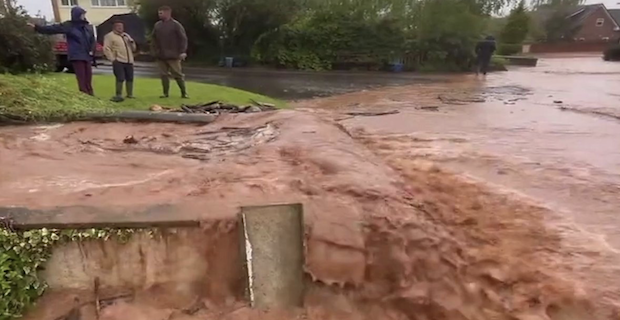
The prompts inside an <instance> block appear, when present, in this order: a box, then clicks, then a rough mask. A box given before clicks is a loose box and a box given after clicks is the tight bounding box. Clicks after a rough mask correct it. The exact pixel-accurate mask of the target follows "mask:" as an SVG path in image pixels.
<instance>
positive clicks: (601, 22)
mask: <svg viewBox="0 0 620 320" xmlns="http://www.w3.org/2000/svg"><path fill="white" fill-rule="evenodd" d="M604 23H605V19H604V18H598V19H596V26H597V27H602V26H603V24H604Z"/></svg>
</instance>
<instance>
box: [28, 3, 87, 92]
mask: <svg viewBox="0 0 620 320" xmlns="http://www.w3.org/2000/svg"><path fill="white" fill-rule="evenodd" d="M28 25H29V26H30V27H32V28H34V30H35V31H36V32H38V33H41V34H64V35H65V36H66V38H67V47H68V53H67V54H68V58H69V61H70V62H71V64H72V65H73V69H74V71H75V77H76V78H77V83H78V87H79V88H80V91H82V92H84V93H86V94H89V95H91V96H92V95H94V92H93V69H92V63H93V59H94V52H95V49H96V46H97V41H96V40H95V34H94V33H93V29H92V28H90V27H89V23H88V20H86V10H84V9H82V8H80V7H73V8H72V9H71V20H69V21H66V22H63V23H60V24H54V25H49V26H37V25H34V24H30V23H29V24H28Z"/></svg>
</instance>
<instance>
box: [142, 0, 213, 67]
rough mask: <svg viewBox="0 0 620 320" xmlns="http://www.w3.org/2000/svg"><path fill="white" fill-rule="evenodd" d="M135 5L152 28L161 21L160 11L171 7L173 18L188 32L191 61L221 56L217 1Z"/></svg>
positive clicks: (147, 0) (159, 0) (160, 0)
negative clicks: (197, 58) (192, 58)
mask: <svg viewBox="0 0 620 320" xmlns="http://www.w3.org/2000/svg"><path fill="white" fill-rule="evenodd" d="M135 4H136V7H137V9H138V14H139V15H140V17H141V18H142V19H143V20H144V22H145V24H146V25H147V27H149V28H152V27H153V25H155V22H157V20H158V17H157V11H158V9H159V7H161V6H169V7H171V8H172V15H173V17H174V18H175V19H176V20H178V21H179V22H181V24H183V26H184V27H185V31H186V32H187V38H188V54H189V55H190V57H194V58H196V57H199V58H200V59H201V60H207V61H208V60H212V59H216V58H217V57H218V56H219V52H218V48H219V32H218V30H217V25H216V21H217V19H218V17H217V16H216V5H217V0H176V1H169V0H144V1H136V3H135Z"/></svg>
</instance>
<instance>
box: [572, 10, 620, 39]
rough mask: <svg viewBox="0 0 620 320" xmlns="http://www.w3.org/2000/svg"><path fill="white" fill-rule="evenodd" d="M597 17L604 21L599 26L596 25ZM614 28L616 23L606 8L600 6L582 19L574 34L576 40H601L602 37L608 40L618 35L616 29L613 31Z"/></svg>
mask: <svg viewBox="0 0 620 320" xmlns="http://www.w3.org/2000/svg"><path fill="white" fill-rule="evenodd" d="M598 19H604V21H605V22H604V23H603V25H602V26H600V27H598V26H597V25H596V21H597V20H598ZM615 28H616V24H615V23H614V21H613V20H612V19H611V17H610V16H609V14H608V13H607V11H606V9H605V8H604V7H603V6H600V7H599V8H598V9H596V11H594V12H593V13H592V14H590V16H588V17H587V18H586V19H585V20H584V21H583V24H582V27H581V29H580V30H579V32H577V34H576V35H575V39H576V40H577V41H601V40H602V39H603V38H605V37H608V38H609V39H610V40H613V39H615V38H616V37H618V36H619V35H620V33H618V31H614V29H615Z"/></svg>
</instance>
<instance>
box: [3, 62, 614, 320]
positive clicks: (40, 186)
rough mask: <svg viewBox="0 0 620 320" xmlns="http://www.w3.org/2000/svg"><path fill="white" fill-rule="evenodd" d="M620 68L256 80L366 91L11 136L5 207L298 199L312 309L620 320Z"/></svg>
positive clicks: (324, 313) (9, 132) (318, 313)
mask: <svg viewBox="0 0 620 320" xmlns="http://www.w3.org/2000/svg"><path fill="white" fill-rule="evenodd" d="M619 73H620V64H613V63H605V62H603V61H601V60H600V59H599V58H598V57H581V58H571V59H568V58H564V59H543V60H542V61H540V66H539V67H537V68H519V69H513V70H511V71H510V72H504V73H497V74H492V75H489V76H488V78H481V77H480V78H476V77H475V76H473V75H456V76H433V77H430V76H429V77H426V76H424V77H422V76H417V75H408V74H402V75H388V74H375V75H372V74H349V75H342V74H326V75H323V74H305V73H298V74H296V75H295V73H286V74H287V75H282V77H281V78H279V77H276V76H275V74H277V72H275V73H273V74H274V77H273V78H274V79H269V81H267V80H266V78H265V77H266V76H265V75H264V74H262V73H256V74H255V75H254V76H252V77H254V80H251V82H252V83H253V85H259V84H260V82H259V81H258V80H257V79H260V77H262V82H263V83H265V88H267V87H268V88H271V89H273V90H276V89H277V90H286V92H296V94H297V93H298V92H302V91H303V89H304V88H306V89H307V88H310V89H309V90H307V91H306V92H319V91H320V92H324V93H325V94H326V95H328V94H329V93H330V92H331V93H332V94H333V93H342V92H349V91H355V90H356V89H357V92H350V93H345V94H342V95H338V96H331V97H324V98H320V99H309V100H305V101H298V102H294V103H291V104H292V105H293V106H295V107H297V110H283V111H278V112H266V113H256V114H232V115H222V116H221V117H220V118H218V120H217V121H216V122H215V123H212V124H209V125H207V126H205V127H198V126H188V125H180V124H160V123H157V124H155V123H132V124H127V123H107V124H98V123H97V124H94V123H71V124H64V125H56V126H41V127H38V126H28V127H26V126H24V127H6V128H3V129H2V130H1V131H0V163H7V164H8V165H6V166H3V168H5V169H6V168H11V169H10V170H5V171H4V172H3V174H1V175H0V176H1V177H2V181H0V182H1V183H0V206H4V207H11V206H27V207H29V208H40V209H49V208H54V207H58V206H61V207H62V206H67V207H73V206H79V207H94V208H101V207H106V208H107V207H114V208H121V209H127V210H129V209H131V210H137V209H143V208H144V207H145V206H151V205H153V204H166V205H174V204H176V205H182V206H184V207H183V208H184V209H183V210H178V211H175V213H177V212H178V214H179V216H185V217H186V218H188V217H190V216H191V215H196V216H194V217H193V218H192V219H199V220H200V221H205V222H210V223H213V222H214V221H217V219H224V218H225V219H229V218H233V217H235V216H236V214H237V213H238V208H239V207H240V206H245V205H253V206H254V205H259V204H263V203H265V204H270V203H284V202H289V203H290V202H299V203H303V204H304V215H306V216H307V217H308V221H307V226H308V227H309V228H308V230H309V231H310V232H309V237H308V243H307V248H308V249H307V261H308V262H307V272H308V273H309V275H310V276H311V277H309V278H311V279H312V282H311V289H312V290H311V294H309V295H308V296H307V297H306V298H307V300H306V302H307V308H306V310H305V311H304V312H305V313H306V315H307V317H306V316H304V318H307V319H330V318H332V317H331V315H338V316H337V317H336V316H334V317H333V318H334V319H336V318H337V319H351V320H366V319H418V318H420V319H421V318H424V319H467V320H474V319H498V320H515V319H519V320H535V319H536V320H538V319H540V320H543V319H544V320H574V319H605V320H607V319H613V320H618V319H620V318H618V317H619V316H620V283H619V282H618V279H620V232H619V230H620V215H618V211H619V209H618V208H620V139H618V135H619V134H620V120H618V119H617V118H616V114H617V113H616V112H617V109H618V108H620V106H618V104H617V103H616V101H617V98H618V96H616V95H615V92H614V89H615V88H616V87H617V85H618V83H617V82H618V79H617V77H618V75H619ZM261 74H262V76H259V75H261ZM246 75H248V73H246ZM223 77H224V78H226V77H228V78H226V79H231V78H230V75H228V76H223ZM323 77H325V79H328V78H329V77H332V78H329V79H331V80H321V79H322V78H323ZM386 77H387V78H389V79H386ZM207 78H208V79H211V80H205V81H212V79H213V78H212V76H211V75H209V76H205V78H204V79H207ZM242 78H243V77H242V76H238V78H235V79H237V80H238V81H242V80H240V79H242ZM237 80H235V81H237ZM349 80H350V81H349ZM248 81H249V80H248ZM313 81H315V82H316V83H320V85H317V86H316V87H315V86H312V85H309V84H311V83H314V82H313ZM274 83H275V84H274ZM291 83H292V84H293V85H292V86H291ZM381 85H384V87H382V88H376V86H381ZM330 86H331V87H332V88H331V89H330V88H329V87H330ZM274 88H275V89H274ZM294 88H297V89H294ZM316 88H318V89H316ZM361 88H365V90H361V91H360V89H361ZM271 89H269V90H271ZM315 89H316V90H315ZM328 89H330V90H331V91H329V90H328ZM282 92H284V91H282ZM263 93H264V91H263ZM296 97H298V96H296ZM377 112H382V113H383V115H381V116H376V114H373V113H377ZM334 124H336V125H334ZM128 137H132V138H133V139H132V140H131V141H132V142H131V143H128V142H127V138H128ZM197 155H198V156H197ZM1 169H2V167H1V166H0V170H1ZM136 208H137V209H136ZM186 210H187V211H186ZM132 212H133V211H132ZM135 212H141V211H135ZM75 216H79V217H82V216H81V215H78V214H75ZM132 216H133V214H132ZM64 217H65V218H67V217H68V218H72V215H71V214H68V215H66V216H64ZM205 225H206V224H205ZM230 225H231V226H232V225H236V223H231V224H230ZM218 230H219V229H218ZM229 231H231V230H229ZM231 234H232V233H231ZM233 238H234V239H238V237H236V236H235V237H231V239H233ZM231 247H235V248H236V247H238V246H236V245H234V243H233V242H231ZM225 251H226V252H222V253H221V255H220V253H218V254H215V255H213V257H215V258H214V260H213V261H215V260H217V261H226V260H227V259H228V260H229V261H230V263H231V264H230V265H233V263H235V262H234V261H233V260H234V259H236V257H235V256H234V254H233V253H234V252H236V250H233V249H231V250H228V249H227V250H225ZM76 252H78V251H76ZM201 252H205V251H204V250H203V251H201ZM211 253H213V252H210V254H211ZM222 258H224V259H222ZM61 260H62V259H61ZM119 263H120V260H119ZM230 265H229V264H226V265H225V266H223V267H222V270H232V269H234V268H230ZM108 267H109V266H108ZM99 269H101V270H103V269H104V268H97V270H99ZM196 269H197V270H198V269H200V268H196ZM112 270H117V269H116V268H112ZM218 270H219V268H218ZM177 273H178V272H171V273H170V274H177ZM136 274H144V272H143V271H142V270H139V272H138V273H136ZM215 278H217V279H220V278H222V277H215ZM223 278H225V279H224V281H226V279H227V278H226V277H223ZM88 279H90V278H88ZM230 279H238V278H237V277H230ZM89 281H90V280H89ZM231 281H232V280H231ZM210 283H211V282H210ZM135 286H136V288H137V289H138V290H145V289H148V288H149V287H148V286H146V285H145V284H143V283H136V284H135ZM218 286H219V285H218ZM227 286H230V287H231V288H232V287H237V284H235V283H234V281H232V282H230V283H229V284H228V285H227ZM222 287H226V286H222ZM200 288H203V286H202V285H201V286H200ZM201 290H202V289H201ZM146 291H147V293H149V292H150V291H148V290H146ZM218 292H219V291H218ZM231 292H233V291H229V290H223V291H222V292H220V293H221V296H220V298H222V299H224V297H225V298H226V299H228V300H230V301H235V299H236V298H234V297H233V296H234V295H233V294H231ZM220 293H218V294H220ZM149 294H150V293H149ZM165 294H169V295H172V296H175V292H174V290H172V291H166V292H165ZM226 299H224V300H226ZM240 304H241V305H242V306H243V305H245V302H244V301H240ZM52 305H53V306H57V305H59V304H58V303H53V304H52ZM184 305H185V304H184ZM136 308H137V309H139V310H141V312H146V311H144V310H150V309H148V308H155V311H153V312H159V313H161V312H163V311H162V310H161V308H162V306H161V305H159V304H158V305H156V306H155V307H153V306H151V305H149V306H148V308H146V307H145V306H142V305H139V304H138V306H136ZM175 308H177V307H174V308H172V309H175ZM365 308H367V309H365ZM168 309H170V308H168ZM205 309H206V308H205ZM209 309H210V308H209ZM246 309H247V308H246ZM109 310H112V311H114V310H115V309H113V308H110V309H109ZM248 310H249V309H248ZM112 311H110V312H112ZM202 311H209V310H202ZM357 311H359V312H357ZM116 312H117V313H118V314H117V315H116V316H111V317H108V318H102V319H122V314H124V311H123V310H122V309H120V310H119V309H116ZM340 315H342V316H340ZM134 318H136V319H139V317H137V316H136V317H134ZM147 318H148V319H150V318H153V317H146V318H145V319H147ZM202 318H204V317H202ZM247 318H248V317H247V316H244V315H243V314H241V315H239V314H236V315H231V317H230V318H225V319H247ZM285 318H286V319H290V318H292V317H282V319H285ZM33 319H42V318H40V317H39V318H37V317H34V318H33ZM175 319H177V318H175ZM257 319H262V318H260V317H257ZM270 319H279V318H278V317H270Z"/></svg>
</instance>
